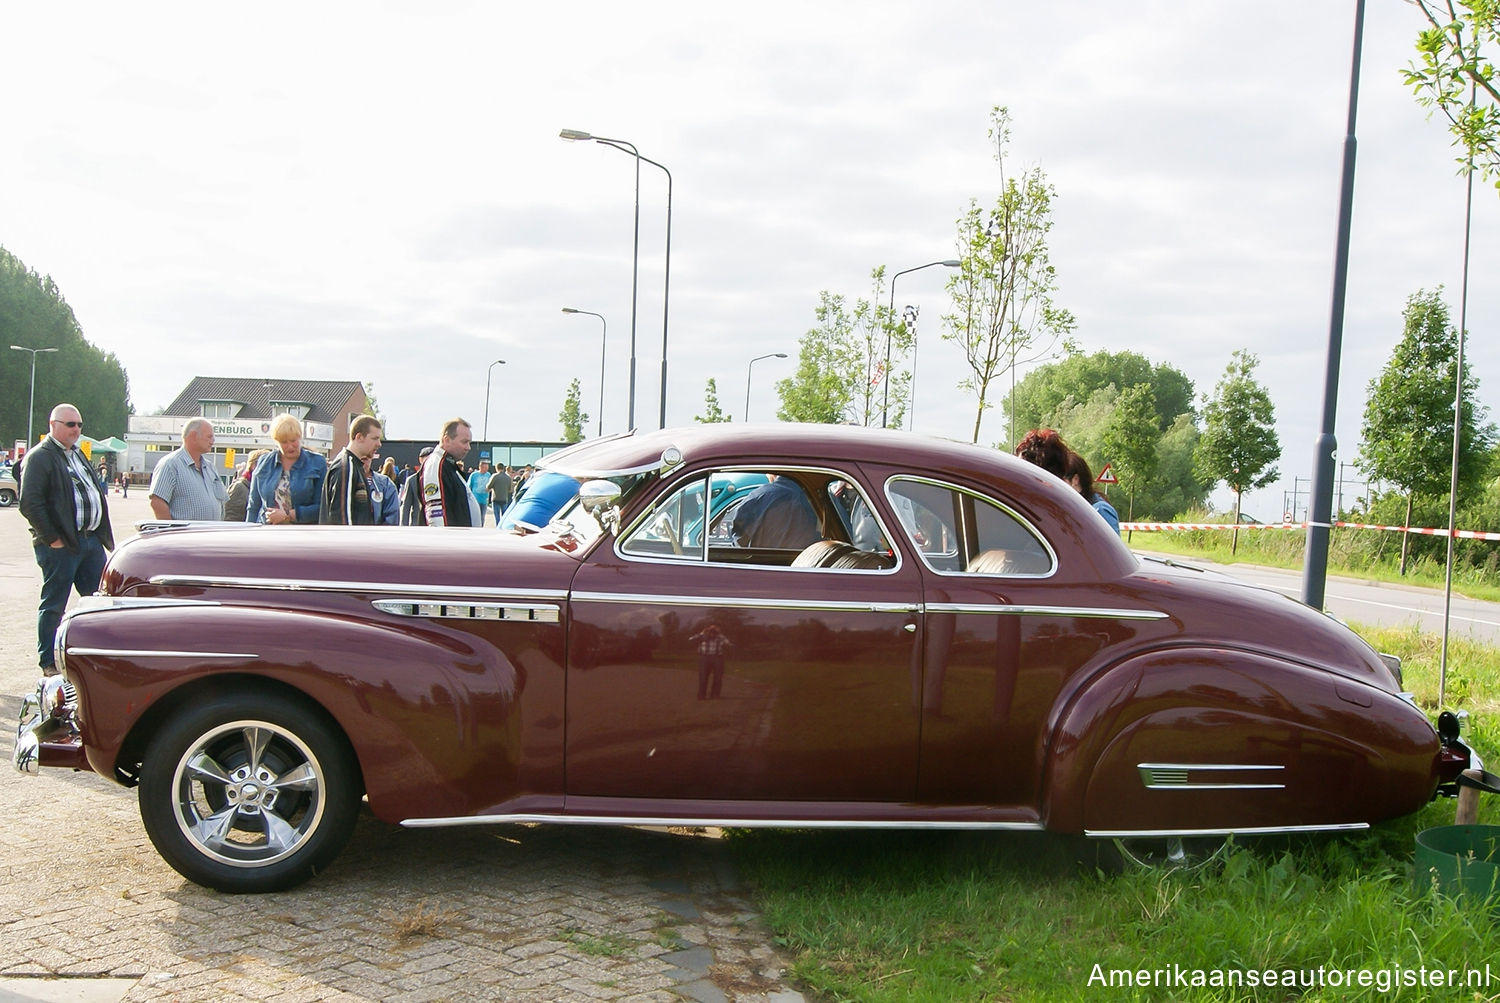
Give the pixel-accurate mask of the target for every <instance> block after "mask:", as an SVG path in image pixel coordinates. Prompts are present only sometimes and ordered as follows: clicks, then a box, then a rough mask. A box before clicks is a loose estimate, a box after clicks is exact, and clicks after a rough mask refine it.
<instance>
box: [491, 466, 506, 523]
mask: <svg viewBox="0 0 1500 1003" xmlns="http://www.w3.org/2000/svg"><path fill="white" fill-rule="evenodd" d="M510 473H511V468H510V467H508V466H505V467H502V466H496V467H495V472H494V473H493V474H491V475H490V483H489V485H488V490H489V493H490V509H491V510H492V511H493V512H494V513H495V525H496V526H498V525H500V516H501V514H502V513H503V512H504V511H505V507H506V506H507V505H509V504H510V493H511V484H510Z"/></svg>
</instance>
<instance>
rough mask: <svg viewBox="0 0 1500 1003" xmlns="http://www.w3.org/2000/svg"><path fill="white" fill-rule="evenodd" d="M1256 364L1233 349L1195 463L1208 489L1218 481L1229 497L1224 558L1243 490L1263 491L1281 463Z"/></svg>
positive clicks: (1235, 536)
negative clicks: (1231, 521)
mask: <svg viewBox="0 0 1500 1003" xmlns="http://www.w3.org/2000/svg"><path fill="white" fill-rule="evenodd" d="M1258 365H1260V360H1259V359H1257V358H1256V357H1255V356H1254V355H1252V354H1251V353H1250V352H1249V351H1247V350H1245V349H1236V350H1235V352H1234V353H1233V354H1232V355H1231V356H1230V359H1229V366H1228V367H1227V368H1226V369H1225V370H1224V375H1223V377H1221V378H1220V380H1219V382H1218V385H1216V386H1215V387H1214V395H1213V396H1212V397H1210V398H1209V399H1208V401H1207V403H1206V404H1205V405H1204V408H1203V426H1204V427H1203V436H1202V438H1200V439H1199V440H1198V450H1197V455H1196V456H1195V457H1194V461H1195V463H1196V465H1197V469H1198V473H1199V474H1200V475H1201V476H1202V477H1203V479H1204V481H1205V482H1206V483H1208V484H1210V485H1213V484H1217V483H1218V482H1219V481H1223V482H1224V483H1225V484H1227V485H1229V487H1230V490H1232V491H1233V492H1234V530H1233V532H1232V534H1231V540H1230V544H1229V552H1230V553H1231V554H1232V553H1234V552H1236V551H1237V550H1238V549H1239V543H1240V501H1241V498H1242V496H1243V495H1244V493H1245V490H1246V489H1247V488H1263V487H1265V486H1266V485H1267V484H1270V483H1271V482H1272V481H1274V480H1275V479H1276V477H1277V469H1276V467H1275V466H1273V464H1274V463H1275V462H1276V461H1277V460H1279V459H1281V442H1280V440H1279V439H1277V437H1276V408H1275V407H1274V406H1273V405H1272V404H1271V395H1270V394H1268V393H1266V389H1265V387H1263V386H1261V385H1260V383H1258V382H1257V381H1256V379H1255V367H1256V366H1258Z"/></svg>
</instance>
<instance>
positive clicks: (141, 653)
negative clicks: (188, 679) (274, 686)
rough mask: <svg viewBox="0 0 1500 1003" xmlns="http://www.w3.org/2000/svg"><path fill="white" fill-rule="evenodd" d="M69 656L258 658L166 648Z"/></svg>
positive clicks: (102, 650)
mask: <svg viewBox="0 0 1500 1003" xmlns="http://www.w3.org/2000/svg"><path fill="white" fill-rule="evenodd" d="M68 654H70V655H102V656H104V657H105V658H259V657H260V656H259V655H257V654H254V653H252V652H249V651H182V650H180V649H175V648H174V649H168V648H69V649H68Z"/></svg>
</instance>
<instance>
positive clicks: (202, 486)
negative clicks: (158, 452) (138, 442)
mask: <svg viewBox="0 0 1500 1003" xmlns="http://www.w3.org/2000/svg"><path fill="white" fill-rule="evenodd" d="M213 451H214V427H213V425H212V424H210V422H209V420H208V419H207V418H193V419H190V420H189V421H188V423H187V424H186V425H184V426H183V429H182V445H181V446H180V447H179V448H177V449H174V450H172V451H171V452H170V453H168V454H167V455H166V456H164V457H163V458H162V460H161V462H160V463H158V464H157V465H156V469H155V470H154V471H152V472H151V511H152V512H153V513H155V515H156V517H157V518H158V519H178V520H190V519H192V520H208V521H218V520H220V519H223V518H224V502H225V501H226V500H227V499H228V492H227V491H225V489H224V482H223V481H221V480H219V475H218V474H216V473H214V470H213V466H212V465H211V464H210V463H209V462H208V461H207V460H206V459H205V457H207V456H209V455H211V454H212V453H213Z"/></svg>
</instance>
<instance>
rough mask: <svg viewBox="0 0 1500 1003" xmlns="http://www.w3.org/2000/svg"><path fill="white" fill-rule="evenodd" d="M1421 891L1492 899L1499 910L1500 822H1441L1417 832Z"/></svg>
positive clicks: (1415, 878) (1415, 880)
mask: <svg viewBox="0 0 1500 1003" xmlns="http://www.w3.org/2000/svg"><path fill="white" fill-rule="evenodd" d="M1416 863H1417V867H1416V873H1415V874H1414V875H1413V876H1412V881H1413V883H1414V884H1415V886H1416V890H1417V893H1418V894H1421V893H1423V892H1425V891H1427V889H1429V888H1436V889H1437V890H1438V891H1440V892H1442V893H1443V894H1445V895H1452V896H1456V897H1467V898H1470V899H1472V900H1474V901H1476V902H1484V901H1485V900H1489V903H1490V906H1491V908H1492V909H1496V910H1500V825H1440V826H1438V827H1437V828H1435V829H1424V830H1422V831H1421V832H1419V833H1417V860H1416Z"/></svg>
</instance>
